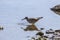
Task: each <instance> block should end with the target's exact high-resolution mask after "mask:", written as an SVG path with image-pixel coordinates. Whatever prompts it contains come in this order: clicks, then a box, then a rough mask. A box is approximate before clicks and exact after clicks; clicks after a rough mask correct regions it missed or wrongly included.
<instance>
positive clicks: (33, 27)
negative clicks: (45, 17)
mask: <svg viewBox="0 0 60 40" xmlns="http://www.w3.org/2000/svg"><path fill="white" fill-rule="evenodd" d="M22 29H24V28H22ZM35 30H37V31H39V30H38V28H37V27H36V26H35V25H27V27H26V28H25V29H24V31H35Z"/></svg>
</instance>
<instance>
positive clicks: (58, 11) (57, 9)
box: [50, 5, 60, 15]
mask: <svg viewBox="0 0 60 40" xmlns="http://www.w3.org/2000/svg"><path fill="white" fill-rule="evenodd" d="M50 9H51V10H52V11H53V12H55V13H56V14H58V15H60V5H56V6H54V7H52V8H50Z"/></svg>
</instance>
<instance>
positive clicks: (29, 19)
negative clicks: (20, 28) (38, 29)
mask: <svg viewBox="0 0 60 40" xmlns="http://www.w3.org/2000/svg"><path fill="white" fill-rule="evenodd" d="M42 18H43V17H39V18H37V19H36V18H28V17H25V18H24V19H26V20H27V22H29V23H31V24H35V23H36V22H37V21H38V20H39V19H42ZM24 19H22V20H24Z"/></svg>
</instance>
